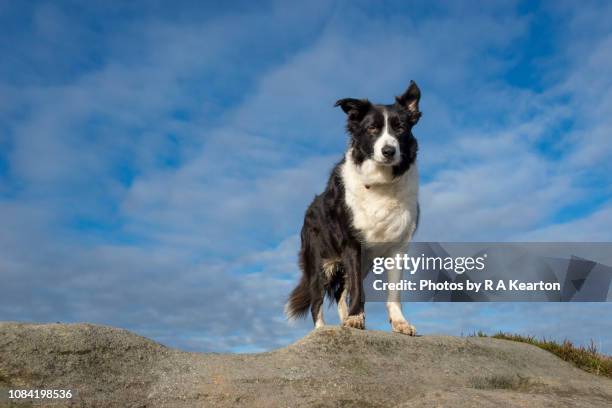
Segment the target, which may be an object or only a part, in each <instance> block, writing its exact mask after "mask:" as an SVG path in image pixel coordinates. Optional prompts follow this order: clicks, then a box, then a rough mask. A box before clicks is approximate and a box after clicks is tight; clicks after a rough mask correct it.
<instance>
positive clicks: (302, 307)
mask: <svg viewBox="0 0 612 408" xmlns="http://www.w3.org/2000/svg"><path fill="white" fill-rule="evenodd" d="M309 286H310V284H309V281H308V278H307V277H306V276H304V275H302V279H300V283H298V285H297V286H296V287H295V289H293V291H292V292H291V294H290V295H289V300H288V301H287V304H285V314H286V315H287V318H288V319H289V320H290V321H293V320H296V319H297V318H300V317H304V315H306V313H307V312H308V308H309V307H310V304H311V297H310V287H309Z"/></svg>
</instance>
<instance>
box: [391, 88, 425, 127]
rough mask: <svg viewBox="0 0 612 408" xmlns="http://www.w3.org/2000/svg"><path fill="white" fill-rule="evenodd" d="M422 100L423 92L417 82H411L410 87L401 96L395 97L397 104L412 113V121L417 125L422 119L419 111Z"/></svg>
mask: <svg viewBox="0 0 612 408" xmlns="http://www.w3.org/2000/svg"><path fill="white" fill-rule="evenodd" d="M420 99H421V90H420V89H419V87H418V86H417V84H416V82H414V81H410V86H409V87H408V89H406V92H404V93H403V94H402V95H401V96H396V97H395V102H396V103H397V104H398V105H400V106H401V107H402V108H404V109H406V110H407V111H408V113H410V121H411V122H412V124H413V125H414V124H416V123H417V122H418V121H419V118H420V117H421V112H420V111H419V100H420Z"/></svg>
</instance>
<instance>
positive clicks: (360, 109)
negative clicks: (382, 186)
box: [335, 81, 421, 166]
mask: <svg viewBox="0 0 612 408" xmlns="http://www.w3.org/2000/svg"><path fill="white" fill-rule="evenodd" d="M420 98H421V91H420V90H419V87H418V86H417V84H416V83H415V82H414V81H410V86H409V87H408V89H407V90H406V92H404V93H403V94H402V95H401V96H398V97H396V98H395V103H394V104H392V105H375V104H373V103H371V102H370V101H368V100H367V99H353V98H345V99H340V100H339V101H338V102H336V105H335V106H340V107H341V108H342V110H343V111H344V112H345V113H346V114H347V129H348V132H349V133H350V135H351V139H352V140H351V146H352V148H353V154H354V156H355V158H356V159H357V161H358V162H363V161H364V160H366V159H371V160H374V161H375V162H376V163H378V164H381V165H384V166H398V165H401V164H402V163H404V164H407V165H408V166H409V165H410V163H412V162H413V161H414V159H415V158H416V151H417V142H416V139H415V138H414V136H413V135H412V127H413V126H414V125H415V124H416V123H417V122H418V121H419V118H420V117H421V112H420V111H419V99H420Z"/></svg>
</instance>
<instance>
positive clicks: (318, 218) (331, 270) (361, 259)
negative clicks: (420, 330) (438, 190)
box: [285, 81, 421, 336]
mask: <svg viewBox="0 0 612 408" xmlns="http://www.w3.org/2000/svg"><path fill="white" fill-rule="evenodd" d="M420 98H421V91H420V89H419V87H418V86H417V84H416V83H415V82H414V81H410V86H409V87H408V89H407V90H406V91H405V92H404V93H403V94H402V95H401V96H397V97H396V98H395V102H394V103H393V104H391V105H377V104H373V103H371V102H370V101H369V100H367V99H354V98H345V99H340V100H339V101H337V102H336V104H335V106H339V107H340V108H342V110H343V111H344V113H345V114H346V115H347V124H346V129H347V132H348V134H349V135H350V142H349V144H348V148H347V151H346V152H345V155H344V158H343V159H342V160H341V161H340V162H339V163H337V164H336V165H335V167H334V168H333V170H332V172H331V175H330V177H329V181H328V182H327V187H326V189H325V191H324V192H323V193H322V194H320V195H317V196H315V198H314V200H313V201H312V203H311V204H310V206H309V207H308V209H307V210H306V214H305V216H304V224H303V227H302V231H301V241H302V242H301V249H300V254H299V264H300V269H301V271H302V276H301V279H300V282H299V284H298V285H297V287H296V288H295V289H294V290H293V291H292V292H291V294H290V295H289V299H288V301H287V304H286V306H285V313H286V315H287V317H288V318H289V319H290V320H293V319H296V318H298V317H303V316H305V315H306V314H307V312H308V309H310V312H311V314H312V319H313V322H314V325H315V328H318V327H322V326H324V325H325V320H324V318H323V308H322V305H323V301H324V298H325V296H327V297H329V298H330V299H332V300H333V301H336V302H337V304H338V314H339V316H340V321H341V322H342V325H343V326H345V327H352V328H357V329H365V300H364V299H365V296H364V290H363V279H364V278H365V275H366V274H367V272H368V270H369V269H368V268H369V265H371V262H372V260H373V259H374V257H380V256H385V257H386V256H394V254H396V253H399V252H400V251H403V250H405V249H406V248H407V246H408V243H409V242H410V240H411V239H412V236H413V235H414V233H415V231H416V228H417V226H418V219H419V204H418V192H419V185H418V169H417V162H416V157H417V150H418V143H417V140H416V138H415V137H414V135H413V134H412V128H413V126H414V125H416V123H417V122H418V121H419V118H420V117H421V112H420V111H419V100H420ZM364 263H366V264H365V265H364ZM364 267H365V268H364ZM364 270H365V272H364ZM401 278H402V271H401V270H397V269H392V270H389V271H388V279H389V282H399V281H400V280H401ZM386 306H387V312H388V316H389V322H390V323H391V328H392V331H394V332H397V333H402V334H407V335H410V336H414V335H415V334H416V329H415V327H414V326H412V325H411V324H410V323H409V322H408V321H407V320H406V319H405V317H404V315H403V313H402V307H401V302H400V292H399V291H389V292H388V298H387V304H386Z"/></svg>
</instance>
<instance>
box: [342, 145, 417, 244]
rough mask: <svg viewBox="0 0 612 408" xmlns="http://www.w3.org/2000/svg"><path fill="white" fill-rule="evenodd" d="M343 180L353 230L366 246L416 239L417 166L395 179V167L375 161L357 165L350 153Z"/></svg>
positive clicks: (344, 168) (347, 157)
mask: <svg viewBox="0 0 612 408" xmlns="http://www.w3.org/2000/svg"><path fill="white" fill-rule="evenodd" d="M342 179H343V182H344V188H345V192H346V197H345V200H346V204H347V205H348V207H349V208H350V209H351V211H352V213H353V226H354V227H355V228H356V229H357V230H358V231H359V232H360V234H361V237H362V239H363V240H364V241H365V242H364V243H365V244H374V243H383V242H406V241H408V240H410V238H412V234H413V233H414V230H415V228H416V221H417V211H418V210H417V203H418V194H419V184H418V169H417V165H416V163H414V164H413V165H412V166H410V169H408V171H406V172H405V173H404V174H403V175H402V176H400V177H398V178H397V179H393V174H392V169H391V167H388V166H381V165H379V164H377V163H376V162H374V161H372V160H366V161H365V162H364V163H363V164H362V165H361V166H357V165H355V163H354V162H353V160H352V158H351V155H350V150H349V152H347V154H346V160H345V162H344V165H343V166H342ZM366 186H367V187H366Z"/></svg>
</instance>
